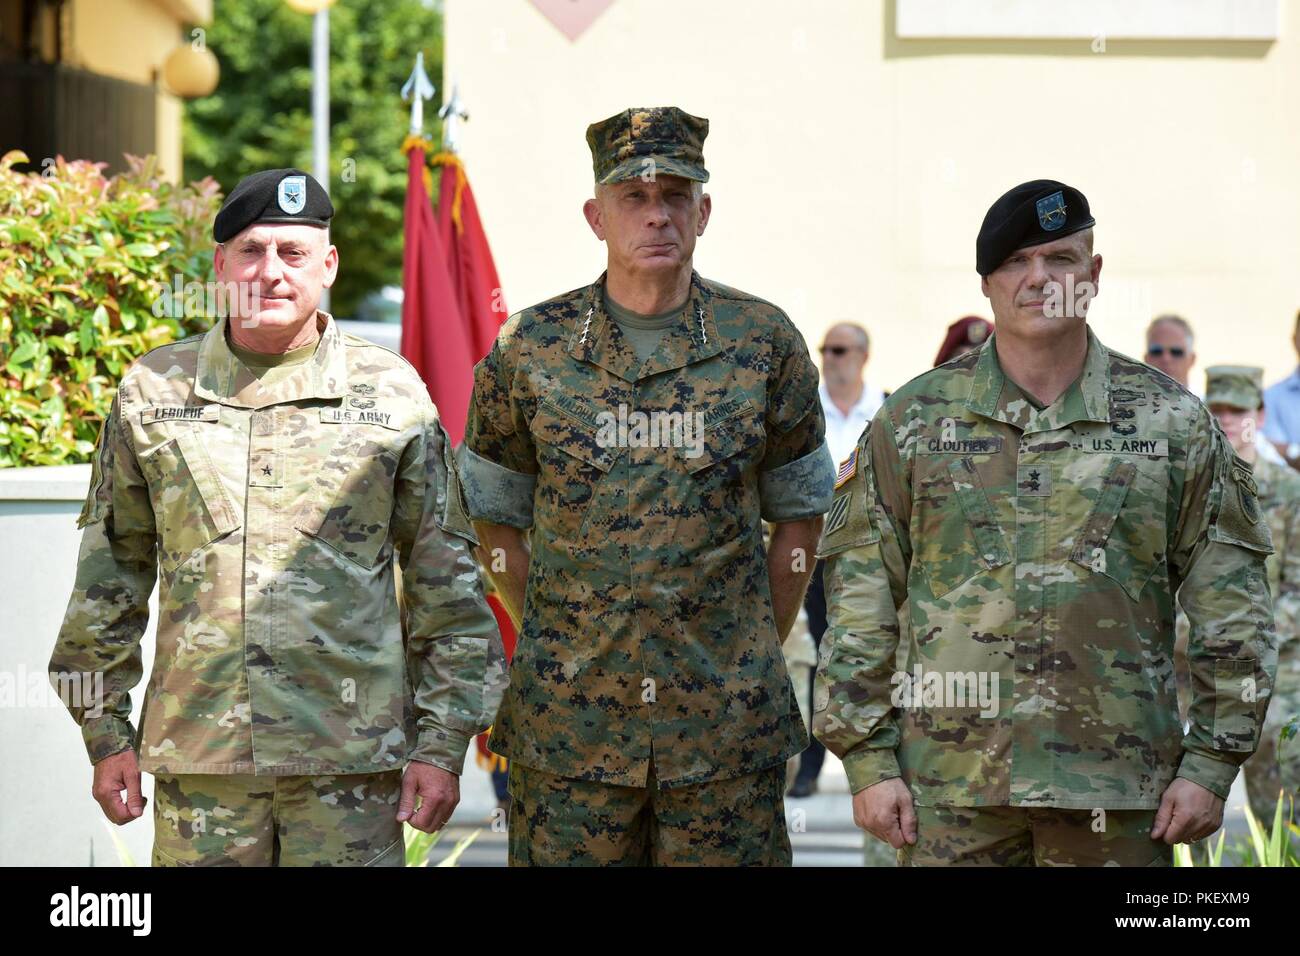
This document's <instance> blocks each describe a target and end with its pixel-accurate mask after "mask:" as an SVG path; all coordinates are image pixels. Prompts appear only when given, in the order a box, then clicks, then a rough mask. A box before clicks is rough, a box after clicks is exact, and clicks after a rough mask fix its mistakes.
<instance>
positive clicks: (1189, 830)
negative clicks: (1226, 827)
mask: <svg viewBox="0 0 1300 956" xmlns="http://www.w3.org/2000/svg"><path fill="white" fill-rule="evenodd" d="M1222 825H1223V798H1222V797H1219V796H1217V795H1216V794H1214V793H1212V792H1210V791H1209V790H1206V789H1205V788H1204V787H1202V786H1201V785H1200V784H1199V783H1192V781H1190V780H1188V779H1187V778H1186V777H1175V778H1174V782H1173V783H1171V784H1170V785H1169V786H1168V788H1166V790H1165V793H1164V796H1162V797H1161V798H1160V809H1159V810H1157V811H1156V821H1155V823H1154V824H1153V825H1152V827H1151V839H1153V840H1161V839H1163V840H1164V841H1165V842H1166V843H1168V844H1169V845H1170V846H1173V845H1174V844H1175V843H1194V842H1196V841H1197V840H1201V839H1204V838H1205V837H1207V836H1209V835H1210V834H1211V833H1213V832H1214V831H1215V830H1217V829H1219V827H1220V826H1222Z"/></svg>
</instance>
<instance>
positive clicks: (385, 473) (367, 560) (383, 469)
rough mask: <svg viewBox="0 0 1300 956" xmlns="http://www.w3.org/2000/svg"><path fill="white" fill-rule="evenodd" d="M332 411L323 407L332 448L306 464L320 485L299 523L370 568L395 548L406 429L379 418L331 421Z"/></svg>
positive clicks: (327, 439) (324, 437)
mask: <svg viewBox="0 0 1300 956" xmlns="http://www.w3.org/2000/svg"><path fill="white" fill-rule="evenodd" d="M328 411H330V410H329V409H325V410H322V421H321V424H320V428H321V430H322V440H323V442H324V444H326V445H327V446H329V448H330V450H329V451H328V452H327V453H326V455H325V456H324V457H323V459H321V460H319V461H313V462H307V463H305V464H304V467H307V468H310V469H311V470H312V471H313V473H314V474H315V487H314V490H313V493H312V494H311V495H309V496H308V499H307V502H306V503H305V506H304V508H303V509H302V511H301V513H300V515H299V517H298V519H297V521H295V523H294V526H295V527H296V528H297V529H298V530H299V531H301V532H303V533H304V534H308V535H311V536H312V537H313V538H315V539H317V540H318V541H320V542H321V543H322V544H325V545H327V546H328V547H329V548H331V549H332V550H334V551H336V552H338V553H339V554H340V555H342V556H343V557H344V558H346V559H347V560H349V561H351V562H353V563H354V564H357V565H360V566H361V567H363V568H366V569H367V570H369V569H371V568H374V567H375V565H376V564H379V563H381V562H382V561H384V560H387V558H388V556H389V555H390V554H391V553H392V546H391V544H390V542H389V525H390V523H391V521H392V517H393V484H394V481H395V478H396V475H397V466H398V463H399V461H400V459H401V453H402V447H403V446H402V444H401V440H400V432H399V431H398V430H397V429H394V428H391V427H389V426H387V425H382V424H379V423H377V422H374V423H371V422H364V423H358V422H333V421H329V420H327V419H326V418H325V417H324V413H325V412H328ZM331 439H332V440H331Z"/></svg>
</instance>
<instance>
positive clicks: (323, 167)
mask: <svg viewBox="0 0 1300 956" xmlns="http://www.w3.org/2000/svg"><path fill="white" fill-rule="evenodd" d="M311 155H312V173H313V174H314V175H315V177H316V182H318V183H320V184H321V188H322V189H324V190H325V194H326V195H329V191H330V11H329V7H328V6H325V7H322V8H321V9H320V10H317V11H316V14H315V17H314V18H313V19H312V30H311ZM320 308H321V310H322V311H325V312H328V311H329V309H330V290H329V289H324V290H322V291H321V299H320Z"/></svg>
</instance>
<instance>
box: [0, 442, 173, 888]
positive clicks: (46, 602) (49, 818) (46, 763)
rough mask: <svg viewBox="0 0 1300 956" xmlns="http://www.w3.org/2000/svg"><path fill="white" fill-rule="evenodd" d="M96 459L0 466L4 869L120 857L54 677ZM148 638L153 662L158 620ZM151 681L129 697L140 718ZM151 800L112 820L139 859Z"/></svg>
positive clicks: (145, 860)
mask: <svg viewBox="0 0 1300 956" xmlns="http://www.w3.org/2000/svg"><path fill="white" fill-rule="evenodd" d="M89 485H90V466H89V465H57V466H52V467H48V468H5V469H0V766H3V767H4V768H5V773H4V774H0V806H3V807H4V811H3V812H0V865H2V866H69V865H76V866H85V865H87V864H89V863H90V862H91V861H92V859H93V861H94V864H95V865H96V866H117V865H119V859H118V853H117V851H116V849H115V848H114V846H113V842H112V839H111V838H110V837H109V834H108V830H107V829H106V827H108V826H109V825H110V824H108V823H107V820H106V819H105V817H104V815H103V812H102V811H101V810H100V809H99V805H98V804H97V803H95V801H94V799H93V798H92V797H91V795H90V783H91V774H92V770H91V765H90V760H89V758H88V757H87V756H86V750H85V747H83V746H82V742H81V732H80V730H79V729H78V727H77V725H76V724H74V723H73V722H72V718H71V717H69V716H68V713H67V711H66V710H65V709H64V707H63V704H62V703H61V702H60V701H59V700H58V698H57V696H56V695H55V694H54V692H53V689H52V688H51V687H50V684H49V681H48V680H47V678H46V676H45V667H46V665H47V664H48V663H49V659H50V652H51V651H52V650H53V649H54V641H55V638H56V637H57V636H58V632H59V625H60V624H61V623H62V621H63V612H64V609H65V608H66V607H67V604H68V597H69V595H71V593H72V584H73V579H74V577H75V575H76V562H77V549H78V546H79V544H80V541H81V532H80V531H78V530H77V515H78V514H80V512H81V505H82V502H83V501H84V500H85V497H86V491H87V489H88V487H89ZM150 604H151V608H150V615H149V617H150V627H149V631H148V633H146V635H145V637H144V640H143V642H142V646H143V648H144V673H145V674H146V675H147V674H148V673H149V670H150V668H152V666H153V646H154V633H153V625H152V622H153V620H154V619H155V618H156V617H157V595H156V594H155V595H154V597H153V599H152V600H151V602H150ZM143 691H144V682H143V681H142V682H141V684H140V686H139V687H138V688H137V689H136V691H135V692H134V693H133V694H132V699H133V701H134V703H135V711H134V713H133V715H132V718H133V719H138V718H139V713H140V702H141V700H142V699H143ZM143 786H144V792H145V795H146V796H147V797H149V798H150V804H149V806H148V807H146V809H145V814H144V816H142V817H141V818H140V819H138V820H135V821H132V822H131V823H129V824H127V825H126V826H125V827H120V828H114V829H115V830H116V832H117V835H118V836H119V837H120V838H121V839H122V841H123V843H124V844H126V846H127V848H128V850H129V852H130V854H131V856H132V857H133V859H134V860H135V862H136V864H137V865H142V866H147V865H148V864H149V850H150V847H151V846H152V843H153V817H152V810H153V805H152V795H153V777H151V776H150V775H148V774H145V775H144V778H143Z"/></svg>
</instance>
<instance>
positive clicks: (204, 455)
mask: <svg viewBox="0 0 1300 956" xmlns="http://www.w3.org/2000/svg"><path fill="white" fill-rule="evenodd" d="M333 214H334V209H333V207H332V206H331V205H330V201H329V197H328V196H327V195H326V194H325V190H324V189H323V188H322V187H321V186H320V184H319V183H317V182H316V181H315V180H314V179H312V178H311V177H310V176H308V175H307V174H306V173H304V172H302V171H301V170H298V169H272V170H266V171H264V172H260V173H256V174H254V175H252V176H249V177H248V178H246V179H244V180H243V181H241V182H240V183H239V184H238V185H237V186H236V187H235V188H234V190H232V191H231V193H230V195H229V197H228V198H227V199H226V202H225V204H224V205H223V206H222V208H221V211H220V212H219V213H218V215H217V217H216V223H215V225H214V228H213V237H214V238H215V239H216V241H217V243H218V245H217V248H216V250H215V251H214V254H213V264H214V266H215V267H216V277H217V279H218V280H219V282H220V288H221V289H222V291H223V293H224V295H225V298H226V305H227V306H228V307H229V314H225V313H221V314H218V315H217V317H216V321H215V322H214V323H213V325H212V327H211V328H209V329H208V330H207V332H205V333H204V334H203V335H197V336H192V337H190V338H186V339H183V340H181V341H179V342H172V343H169V344H167V345H163V346H161V347H159V348H156V349H153V350H152V351H150V352H148V353H147V354H146V355H143V356H141V357H140V358H139V359H138V360H137V361H136V362H134V363H133V364H132V365H131V366H130V367H129V368H128V369H127V370H126V371H125V373H124V374H123V376H122V379H121V382H120V383H119V385H118V389H117V395H116V398H115V399H114V401H113V406H112V410H111V411H110V413H109V417H108V419H107V420H106V421H105V423H104V426H103V429H102V431H101V434H100V441H99V445H98V452H97V453H96V455H95V461H94V464H93V468H92V478H91V486H90V491H89V494H88V496H87V500H86V505H85V508H84V509H83V511H82V514H81V518H80V520H79V522H78V525H79V526H80V527H84V529H85V530H84V534H83V537H82V544H81V551H80V556H79V559H78V568H77V576H76V584H75V585H74V591H73V596H72V599H71V600H70V602H69V611H68V614H67V616H66V618H65V620H64V624H63V627H62V628H61V630H60V634H59V638H58V641H57V644H56V646H55V649H54V651H53V653H52V655H51V658H50V665H49V670H50V672H51V673H52V674H53V675H55V676H59V675H64V674H74V675H76V674H82V673H86V674H89V673H90V672H91V671H94V672H96V674H97V676H99V675H100V673H101V672H103V673H105V674H107V678H106V679H105V680H104V682H103V683H104V685H105V686H106V687H107V688H108V692H107V696H106V697H105V698H104V699H102V700H101V701H99V704H102V708H101V707H98V706H97V707H96V708H94V709H91V708H86V707H77V706H73V707H71V711H72V716H73V718H74V719H75V720H76V721H77V723H78V724H80V725H81V726H82V734H83V737H84V739H85V742H86V746H87V751H88V755H89V757H90V760H91V762H92V763H93V764H94V767H95V769H94V783H93V789H92V793H93V794H94V795H95V796H96V799H97V800H98V801H99V802H100V805H101V807H102V808H103V810H104V813H105V815H106V816H107V818H108V819H109V820H111V821H112V822H113V823H116V824H119V825H120V824H124V823H127V822H129V821H130V820H132V819H134V818H135V817H138V816H140V815H141V814H142V813H143V812H144V809H145V808H144V798H143V797H142V795H141V793H140V774H141V772H145V773H152V774H154V775H155V778H156V782H155V786H154V790H153V793H154V798H153V799H154V808H155V809H154V822H155V826H154V854H153V863H154V865H155V866H176V865H181V866H189V865H209V866H215V865H236V866H273V865H279V866H367V867H370V866H401V865H402V863H403V846H402V830H403V827H402V824H403V823H404V822H407V821H409V822H410V825H411V826H412V827H414V828H416V829H418V830H424V831H429V832H431V831H433V830H437V829H438V828H439V827H441V826H442V825H443V824H444V823H445V822H446V821H447V819H448V818H449V817H450V816H451V813H452V811H453V810H454V809H455V807H456V804H457V802H458V801H459V799H460V789H459V782H458V779H457V778H458V777H459V775H460V773H461V770H462V769H463V766H464V761H465V753H466V750H467V748H468V746H469V743H470V741H471V740H472V739H473V737H474V736H475V735H476V734H478V733H480V732H481V731H483V730H484V729H486V728H487V726H488V725H489V724H490V723H491V722H492V715H493V714H494V713H496V710H497V704H498V702H499V701H500V697H501V691H502V689H503V687H504V683H503V682H504V676H505V659H504V651H503V650H502V648H501V637H500V633H499V630H498V628H497V625H496V619H495V618H494V617H493V616H492V611H491V610H490V608H489V607H488V604H487V602H486V600H485V598H484V596H483V589H482V585H481V584H480V582H479V576H478V572H477V569H476V567H475V564H474V559H473V556H472V554H471V551H470V548H471V546H472V545H474V544H476V543H477V542H476V541H475V540H474V531H473V528H472V527H471V526H470V524H469V519H468V518H467V517H466V516H465V514H464V512H463V510H462V507H461V504H460V503H461V502H462V501H463V500H464V497H463V494H462V493H461V491H460V486H459V480H458V478H457V469H456V464H455V459H454V458H453V455H452V444H451V439H450V436H448V434H447V432H446V429H445V428H443V426H442V423H441V421H440V419H439V416H438V410H437V409H436V408H435V407H434V405H433V402H431V401H430V400H429V392H428V389H427V387H426V386H425V384H424V382H423V381H422V380H421V379H420V376H419V374H418V373H417V372H416V371H415V369H414V368H412V367H411V365H410V363H408V362H407V361H406V360H405V359H403V358H402V357H401V356H400V355H397V354H395V353H393V352H391V351H389V350H388V349H385V348H382V347H380V346H378V345H374V344H372V343H370V342H367V341H365V340H364V339H361V338H359V337H357V336H353V335H348V334H346V333H345V332H344V331H343V329H341V328H340V327H339V323H337V322H335V321H334V319H333V318H332V317H331V316H330V315H329V314H328V313H326V312H324V311H322V310H321V309H320V308H319V305H320V301H321V295H322V291H323V290H324V289H325V288H326V287H328V286H329V285H330V284H331V283H333V281H334V277H335V275H336V274H337V271H338V259H339V257H338V251H337V250H336V249H335V248H334V246H332V245H330V241H329V228H328V226H329V222H330V218H331V217H332V216H333ZM399 581H400V584H401V594H402V595H403V599H404V602H405V604H404V607H405V609H406V613H405V614H404V613H402V608H401V607H399V605H398V603H397V602H396V601H395V600H394V595H395V593H397V592H396V591H395V589H396V588H397V585H398V582H399ZM155 583H156V584H157V585H158V591H157V594H158V609H159V613H158V617H157V629H156V630H157V650H156V653H155V655H154V661H155V665H154V671H153V674H152V676H151V679H150V685H149V686H150V698H151V700H153V701H156V702H159V703H156V704H150V705H147V706H146V707H145V713H144V716H143V717H142V722H141V725H140V726H139V729H138V732H137V728H136V727H135V726H133V725H132V723H131V721H130V717H131V712H132V707H131V696H130V690H131V688H132V687H133V686H134V685H135V683H136V682H137V681H138V680H139V678H140V655H141V651H140V647H139V645H140V642H141V640H142V638H143V637H144V635H145V631H146V625H147V624H148V623H149V617H150V610H149V596H150V594H151V593H152V592H153V590H154V585H155ZM178 649H180V650H178ZM354 690H355V691H356V693H355V694H354V693H353V691H354ZM358 699H359V700H360V701H361V703H356V702H355V701H357V700H358ZM97 711H98V712H97ZM123 790H125V791H126V802H125V803H124V802H123V801H122V799H121V797H120V794H121V792H122V791H123ZM417 802H418V806H417ZM216 806H220V807H223V808H226V811H227V812H226V815H225V816H224V817H223V818H222V819H221V825H220V826H214V827H210V828H205V827H203V826H199V825H195V826H191V825H190V824H189V823H188V822H184V823H179V822H178V821H189V820H191V819H199V818H200V817H201V816H202V814H203V813H204V812H205V811H204V808H209V809H210V808H212V807H216Z"/></svg>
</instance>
